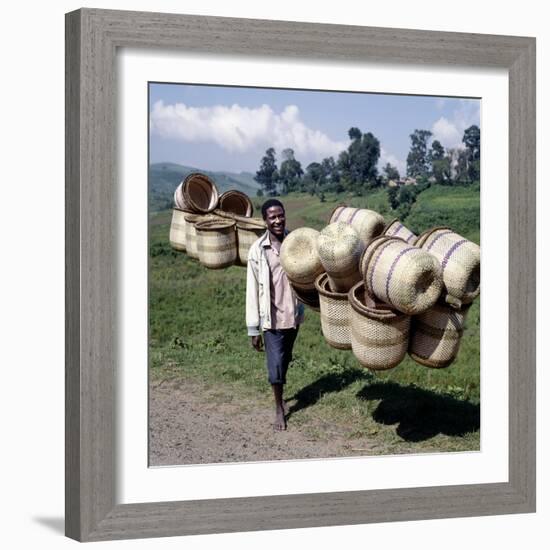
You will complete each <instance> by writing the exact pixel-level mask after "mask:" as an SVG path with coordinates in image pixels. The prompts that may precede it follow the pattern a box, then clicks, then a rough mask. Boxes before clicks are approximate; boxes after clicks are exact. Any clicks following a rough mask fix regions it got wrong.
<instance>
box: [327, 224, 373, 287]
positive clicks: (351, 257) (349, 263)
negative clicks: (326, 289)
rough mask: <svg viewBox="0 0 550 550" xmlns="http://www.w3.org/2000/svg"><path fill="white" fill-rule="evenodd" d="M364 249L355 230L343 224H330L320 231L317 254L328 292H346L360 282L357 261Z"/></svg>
mask: <svg viewBox="0 0 550 550" xmlns="http://www.w3.org/2000/svg"><path fill="white" fill-rule="evenodd" d="M364 249H365V245H364V244H363V241H362V240H361V239H360V238H359V235H358V234H357V232H356V231H355V229H353V227H351V226H350V225H348V224H346V223H344V222H334V223H331V224H329V225H327V226H326V227H325V228H324V229H323V230H322V231H321V233H320V234H319V237H318V239H317V252H318V253H319V259H320V260H321V264H322V265H323V268H324V270H325V271H326V272H327V276H328V282H329V284H330V290H332V291H334V292H347V291H348V290H349V289H350V288H351V287H352V286H353V285H354V284H355V283H357V282H358V281H360V280H361V273H360V272H359V260H360V259H361V254H362V253H363V250H364Z"/></svg>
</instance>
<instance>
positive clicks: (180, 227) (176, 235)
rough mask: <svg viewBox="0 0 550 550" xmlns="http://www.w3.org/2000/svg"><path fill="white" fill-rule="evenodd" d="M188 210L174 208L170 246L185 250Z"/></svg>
mask: <svg viewBox="0 0 550 550" xmlns="http://www.w3.org/2000/svg"><path fill="white" fill-rule="evenodd" d="M186 214H188V212H185V210H180V209H179V208H174V209H173V210H172V223H171V224H170V237H169V239H170V246H171V247H172V248H173V249H174V250H180V251H181V252H185V248H186V247H185V215H186Z"/></svg>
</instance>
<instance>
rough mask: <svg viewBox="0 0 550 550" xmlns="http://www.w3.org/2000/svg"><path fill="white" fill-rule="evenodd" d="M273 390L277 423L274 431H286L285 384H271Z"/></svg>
mask: <svg viewBox="0 0 550 550" xmlns="http://www.w3.org/2000/svg"><path fill="white" fill-rule="evenodd" d="M271 387H272V388H273V397H274V398H275V421H274V422H273V429H274V430H275V431H276V432H281V431H284V430H286V418H285V406H284V401H283V389H284V385H283V384H271Z"/></svg>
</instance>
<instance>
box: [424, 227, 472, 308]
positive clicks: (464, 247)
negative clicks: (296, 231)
mask: <svg viewBox="0 0 550 550" xmlns="http://www.w3.org/2000/svg"><path fill="white" fill-rule="evenodd" d="M416 246H418V247H421V248H422V249H423V250H425V251H426V252H429V253H430V254H432V255H433V256H435V257H436V258H437V259H438V260H439V262H440V263H441V269H442V271H443V283H444V284H445V290H444V291H445V293H446V294H445V301H446V302H447V303H448V304H449V305H451V306H453V307H456V308H460V307H461V306H462V304H471V303H472V302H473V301H474V300H475V298H476V297H477V296H478V295H479V282H480V266H481V251H480V248H479V246H478V245H477V244H475V243H473V242H471V241H468V240H467V239H465V238H464V237H461V236H460V235H459V234H458V233H455V232H454V231H452V230H451V229H449V228H448V227H435V228H433V229H429V230H428V231H425V232H424V233H422V235H420V236H419V237H418V240H417V241H416Z"/></svg>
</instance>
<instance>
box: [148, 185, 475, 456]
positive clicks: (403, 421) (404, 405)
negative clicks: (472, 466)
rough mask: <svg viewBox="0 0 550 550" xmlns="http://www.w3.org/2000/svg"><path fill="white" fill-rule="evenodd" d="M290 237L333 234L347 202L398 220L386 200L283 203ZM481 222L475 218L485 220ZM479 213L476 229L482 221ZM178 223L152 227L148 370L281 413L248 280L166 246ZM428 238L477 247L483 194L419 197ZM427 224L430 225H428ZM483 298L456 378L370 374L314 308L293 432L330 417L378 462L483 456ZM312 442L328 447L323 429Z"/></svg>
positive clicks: (296, 373)
mask: <svg viewBox="0 0 550 550" xmlns="http://www.w3.org/2000/svg"><path fill="white" fill-rule="evenodd" d="M282 200H283V202H284V204H285V206H286V209H287V217H288V225H289V227H290V228H296V227H300V226H304V225H306V226H310V227H315V228H321V227H323V226H324V225H326V222H327V220H328V218H329V215H330V213H331V211H332V210H333V208H334V207H335V206H337V205H338V204H342V203H346V204H349V205H353V206H365V207H369V208H373V209H375V210H377V211H378V212H380V213H382V214H383V215H384V216H385V217H386V218H387V219H388V220H389V219H391V218H392V217H393V216H392V213H391V211H390V208H389V205H388V203H387V198H386V193H385V192H384V191H377V192H376V193H373V194H372V195H370V196H368V197H355V198H351V197H345V196H342V195H340V196H330V195H327V197H326V200H325V201H324V202H320V201H319V199H318V198H316V197H310V196H309V195H302V194H298V195H292V196H287V197H283V199H282ZM476 213H477V214H476ZM476 215H477V220H476V219H475V216H476ZM170 216H171V213H170V212H168V211H165V212H159V213H155V214H152V216H151V219H150V228H151V229H150V235H151V239H150V257H151V263H150V279H149V281H150V369H151V375H152V378H153V379H154V380H157V379H162V378H174V377H176V378H180V379H182V380H194V381H200V382H201V383H203V384H205V385H206V386H211V387H214V386H216V385H219V384H225V385H228V386H230V387H231V388H232V391H234V393H235V395H236V396H237V397H238V398H240V399H256V400H257V399H260V400H262V401H264V402H265V404H266V406H268V405H269V406H271V388H270V387H269V385H268V384H267V381H266V373H265V366H264V355H263V354H258V353H256V352H255V351H253V350H252V349H251V347H250V344H249V339H248V337H247V335H246V328H245V321H244V310H245V307H244V297H245V285H246V270H245V268H242V267H231V268H228V269H224V270H220V271H215V270H208V269H205V268H203V267H202V266H201V265H200V264H199V263H198V262H196V261H195V260H192V259H190V258H189V257H188V256H186V255H185V254H182V253H177V252H174V251H173V250H172V249H171V248H170V245H169V243H168V231H169V224H170ZM403 221H404V222H405V223H406V224H409V227H410V228H411V229H414V230H416V231H417V232H418V231H421V230H424V229H427V228H429V227H431V226H432V225H439V224H446V225H450V226H451V227H453V228H457V230H459V231H461V232H462V234H463V235H464V236H466V237H468V238H470V239H472V240H475V241H477V242H479V193H478V191H476V190H475V189H474V190H471V189H466V190H464V189H460V188H458V189H454V188H430V189H428V190H427V191H425V192H424V193H421V194H420V195H419V196H418V199H417V202H416V204H415V205H414V206H413V208H412V209H411V212H410V214H409V216H408V218H407V219H406V220H403ZM428 222H429V223H428ZM479 374H480V373H479V300H476V302H475V303H474V304H473V306H472V308H471V310H470V313H469V316H468V321H467V327H466V330H465V334H464V337H463V341H462V345H461V349H460V353H459V356H458V358H457V359H456V361H455V362H454V363H453V364H452V365H451V366H450V367H449V368H447V369H440V370H434V369H428V368H426V367H423V366H420V365H418V364H416V363H415V362H414V361H412V360H411V359H410V358H408V357H407V358H406V359H405V360H404V361H403V362H402V363H401V364H400V365H399V366H398V367H396V368H395V369H392V370H391V371H388V372H385V373H372V372H370V371H368V370H366V369H363V368H362V367H360V365H359V364H358V362H357V361H356V360H355V358H354V357H353V354H352V353H351V351H339V350H335V349H332V348H330V347H329V346H328V345H327V344H326V343H325V341H324V339H323V337H322V335H321V329H320V322H319V315H318V313H316V312H314V311H312V310H308V311H307V313H306V322H305V323H304V325H303V326H302V328H301V330H300V335H299V337H298V340H297V343H296V346H295V350H294V361H293V363H292V365H291V371H290V373H289V378H288V384H287V389H286V397H287V398H289V399H292V400H293V403H294V404H293V411H294V414H293V416H292V422H293V423H294V424H299V425H301V426H305V427H306V428H307V426H308V422H309V421H310V420H311V419H312V418H316V419H318V418H323V419H326V422H327V423H330V424H331V425H332V426H334V425H336V426H338V427H339V429H340V430H341V431H342V434H343V435H344V436H345V437H347V438H349V439H350V441H353V439H355V438H361V437H368V438H369V439H370V440H374V441H376V442H377V443H378V445H377V446H376V448H377V449H378V451H377V452H380V453H384V454H386V453H392V454H394V453H406V452H434V451H461V450H475V449H479V396H480V387H479V382H480V375H479ZM316 426H317V428H316V429H315V433H311V434H309V435H310V436H311V437H313V438H319V439H322V438H325V437H330V435H329V434H328V432H327V433H323V430H320V429H319V428H318V426H319V423H316Z"/></svg>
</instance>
